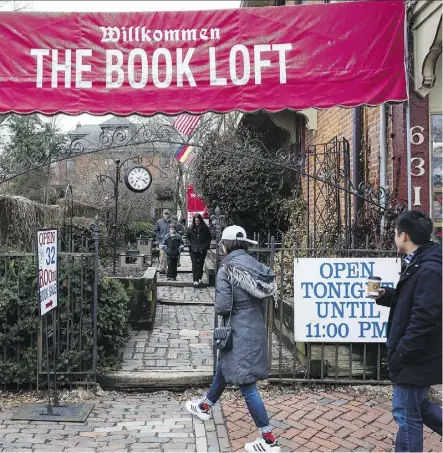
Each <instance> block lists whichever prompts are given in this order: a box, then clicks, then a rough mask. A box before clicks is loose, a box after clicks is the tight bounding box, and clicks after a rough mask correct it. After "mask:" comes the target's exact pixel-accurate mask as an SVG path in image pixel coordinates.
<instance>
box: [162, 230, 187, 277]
mask: <svg viewBox="0 0 443 453" xmlns="http://www.w3.org/2000/svg"><path fill="white" fill-rule="evenodd" d="M162 248H163V250H164V252H165V254H166V257H167V263H168V273H167V278H168V280H173V281H176V280H177V263H178V260H179V258H180V253H181V252H182V251H183V248H184V246H183V239H182V237H181V236H180V235H179V234H177V232H176V229H175V225H173V224H171V225H170V226H169V234H167V235H166V236H165V237H164V239H163V244H162Z"/></svg>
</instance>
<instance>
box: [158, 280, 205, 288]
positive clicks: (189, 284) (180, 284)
mask: <svg viewBox="0 0 443 453" xmlns="http://www.w3.org/2000/svg"><path fill="white" fill-rule="evenodd" d="M157 286H171V287H174V288H193V287H194V283H193V282H179V281H177V282H173V281H166V282H163V281H160V282H159V281H157ZM208 286H209V285H208V284H207V283H205V282H203V283H202V284H201V285H199V288H208Z"/></svg>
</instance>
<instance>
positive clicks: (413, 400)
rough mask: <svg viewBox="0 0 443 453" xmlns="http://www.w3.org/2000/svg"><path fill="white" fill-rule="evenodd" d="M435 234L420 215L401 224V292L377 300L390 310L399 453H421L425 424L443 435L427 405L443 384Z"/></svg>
mask: <svg viewBox="0 0 443 453" xmlns="http://www.w3.org/2000/svg"><path fill="white" fill-rule="evenodd" d="M432 229H433V227H432V221H431V219H430V218H429V217H428V216H426V215H425V214H423V213H421V212H418V211H407V212H404V213H402V214H401V215H400V216H399V217H398V218H397V221H396V229H395V243H396V246H397V249H398V252H399V253H402V254H405V255H406V257H405V258H404V262H403V265H402V271H401V274H400V279H399V282H398V284H397V287H396V288H381V289H380V296H379V297H378V298H377V300H376V302H377V304H379V305H383V306H387V307H390V309H391V310H390V313H389V320H388V340H387V343H386V345H387V349H388V368H389V376H390V378H391V381H392V382H393V383H394V384H395V386H394V396H393V401H392V415H393V417H394V420H395V422H396V423H397V425H398V426H399V430H398V433H397V437H396V440H395V451H400V452H416V451H419V452H421V451H423V424H425V425H426V426H428V427H430V428H431V429H432V430H434V431H436V432H437V433H439V434H440V435H441V434H442V409H441V407H440V406H438V405H436V404H434V403H432V402H431V401H429V400H428V399H427V394H428V391H429V388H430V386H431V385H436V384H441V383H442V253H441V246H440V245H439V244H436V243H434V242H431V240H430V239H431V234H432Z"/></svg>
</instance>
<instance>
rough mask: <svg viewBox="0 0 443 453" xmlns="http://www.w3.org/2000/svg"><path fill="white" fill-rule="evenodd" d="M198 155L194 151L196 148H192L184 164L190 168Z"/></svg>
mask: <svg viewBox="0 0 443 453" xmlns="http://www.w3.org/2000/svg"><path fill="white" fill-rule="evenodd" d="M196 157H197V154H196V153H195V152H194V150H192V151H191V152H190V153H189V155H188V158H187V159H186V161H185V162H184V164H183V165H184V166H185V168H189V167H190V166H191V164H192V162H193V161H194V159H195V158H196Z"/></svg>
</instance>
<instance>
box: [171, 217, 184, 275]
mask: <svg viewBox="0 0 443 453" xmlns="http://www.w3.org/2000/svg"><path fill="white" fill-rule="evenodd" d="M171 224H173V225H175V230H176V232H177V234H179V235H180V236H181V238H182V239H183V238H184V236H185V232H186V231H185V227H184V226H183V225H182V224H181V223H180V222H179V221H178V216H177V215H176V214H174V215H172V216H171ZM180 266H181V264H180V257H178V261H177V267H180Z"/></svg>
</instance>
